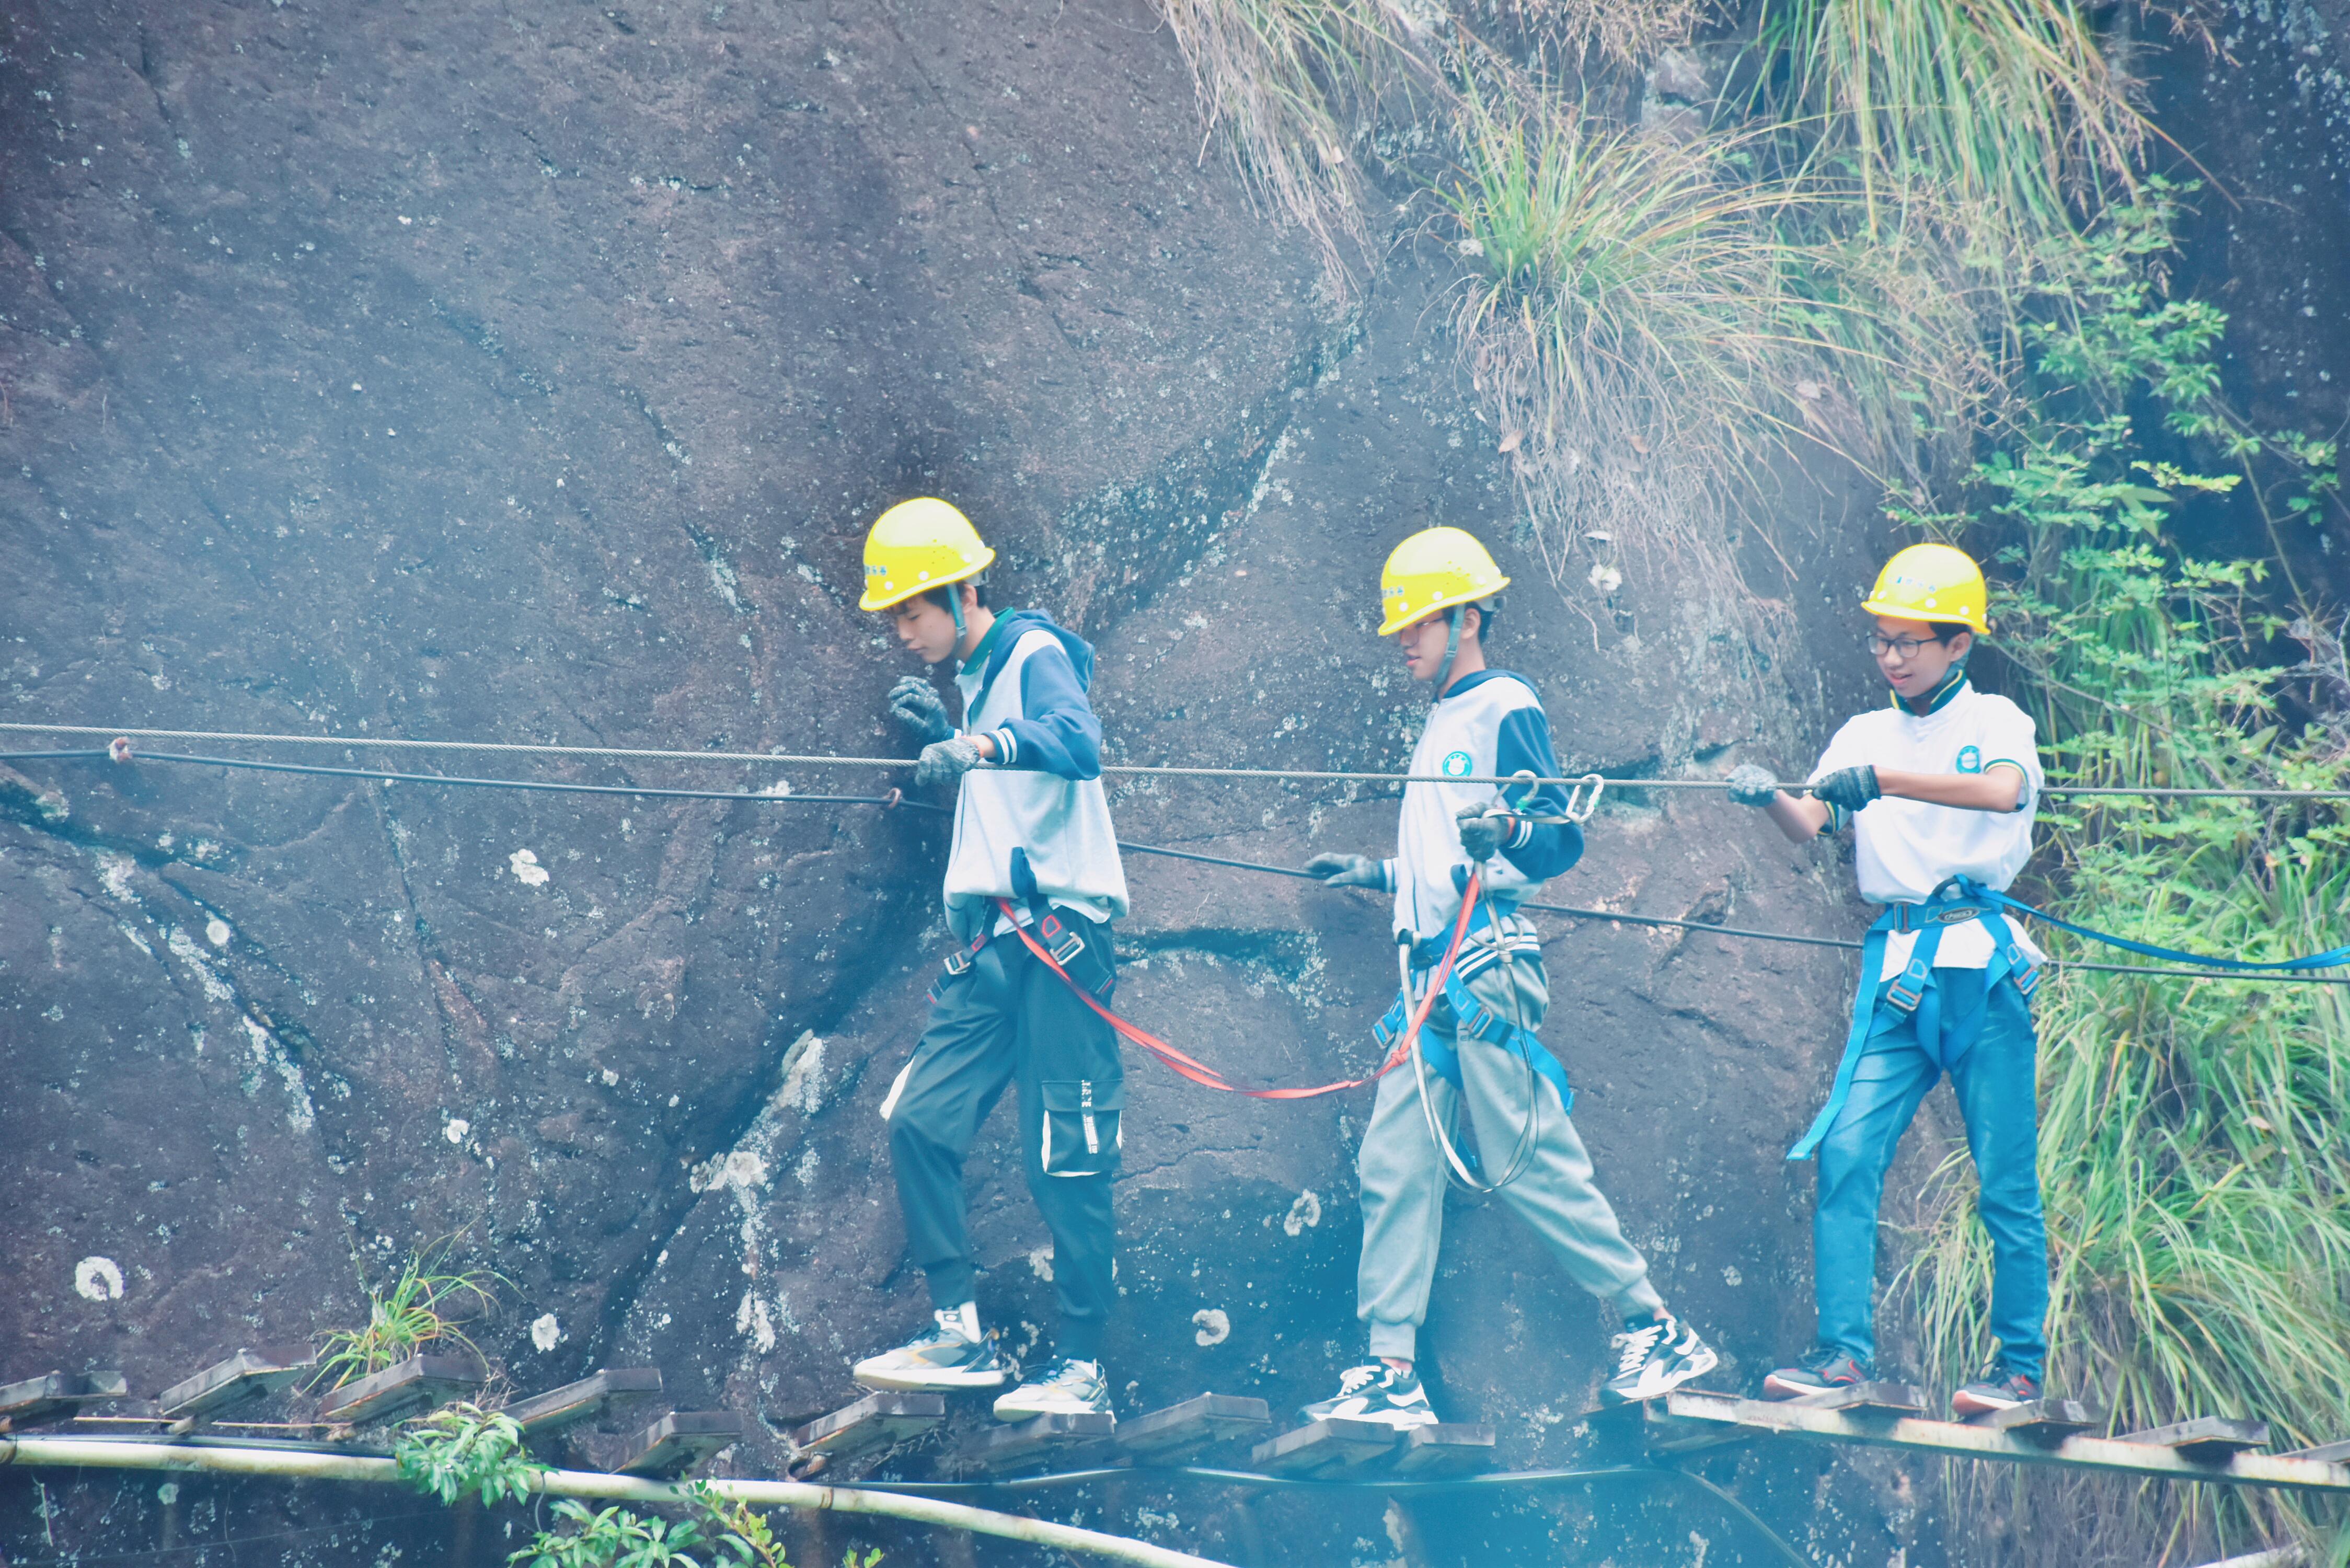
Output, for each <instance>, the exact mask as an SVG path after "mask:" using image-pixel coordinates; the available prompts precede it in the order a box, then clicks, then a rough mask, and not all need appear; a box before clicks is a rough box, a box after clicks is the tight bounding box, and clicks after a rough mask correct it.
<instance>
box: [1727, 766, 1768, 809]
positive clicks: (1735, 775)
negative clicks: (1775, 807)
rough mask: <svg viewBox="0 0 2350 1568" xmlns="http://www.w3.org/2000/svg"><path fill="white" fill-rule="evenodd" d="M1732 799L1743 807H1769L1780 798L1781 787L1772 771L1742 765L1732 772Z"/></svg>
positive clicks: (1730, 782)
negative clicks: (1772, 775) (1775, 780)
mask: <svg viewBox="0 0 2350 1568" xmlns="http://www.w3.org/2000/svg"><path fill="white" fill-rule="evenodd" d="M1728 782H1729V784H1730V798H1731V800H1734V801H1736V802H1737V803H1738V804H1739V805H1770V804H1771V803H1772V802H1773V801H1774V800H1777V799H1778V798H1779V786H1778V784H1777V783H1776V782H1774V781H1773V779H1772V777H1771V773H1770V770H1769V769H1767V768H1758V767H1756V766H1755V765H1754V764H1753V763H1739V764H1738V766H1736V767H1734V768H1732V769H1731V770H1730V778H1729V781H1728Z"/></svg>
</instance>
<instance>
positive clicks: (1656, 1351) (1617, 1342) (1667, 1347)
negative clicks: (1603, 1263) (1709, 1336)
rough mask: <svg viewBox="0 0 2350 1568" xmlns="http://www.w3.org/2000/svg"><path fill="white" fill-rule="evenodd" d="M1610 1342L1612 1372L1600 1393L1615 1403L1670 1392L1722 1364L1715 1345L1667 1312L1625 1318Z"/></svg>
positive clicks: (1635, 1402) (1654, 1396) (1634, 1403)
mask: <svg viewBox="0 0 2350 1568" xmlns="http://www.w3.org/2000/svg"><path fill="white" fill-rule="evenodd" d="M1608 1344H1609V1345H1611V1346H1612V1347H1613V1348H1614V1349H1615V1352H1616V1376H1613V1377H1610V1378H1609V1379H1608V1380H1607V1382H1606V1383H1605V1384H1604V1385H1602V1386H1601V1387H1600V1390H1599V1396H1600V1397H1601V1398H1603V1399H1610V1400H1613V1401H1615V1402H1616V1403H1617V1404H1619V1405H1637V1404H1638V1403H1639V1402H1640V1401H1641V1400H1643V1399H1654V1398H1657V1397H1659V1396H1661V1395H1665V1394H1669V1393H1671V1392H1672V1391H1673V1390H1674V1389H1676V1388H1678V1387H1679V1386H1681V1385H1682V1384H1684V1383H1687V1382H1689V1381H1690V1379H1692V1378H1697V1377H1702V1376H1705V1375H1706V1374H1707V1373H1709V1372H1711V1371H1712V1370H1713V1369H1714V1368H1715V1367H1717V1366H1721V1357H1720V1356H1719V1355H1715V1354H1714V1353H1713V1346H1711V1345H1708V1344H1707V1343H1706V1342H1705V1341H1704V1340H1702V1339H1700V1338H1699V1337H1698V1333H1697V1330H1695V1329H1693V1328H1691V1327H1690V1325H1689V1324H1685V1323H1683V1322H1681V1321H1680V1319H1679V1318H1677V1317H1675V1316H1673V1314H1670V1313H1666V1314H1664V1315H1663V1316H1661V1317H1652V1318H1638V1317H1635V1318H1627V1319H1625V1320H1624V1332H1623V1333H1621V1334H1617V1336H1616V1337H1615V1338H1614V1339H1612V1340H1610V1341H1608Z"/></svg>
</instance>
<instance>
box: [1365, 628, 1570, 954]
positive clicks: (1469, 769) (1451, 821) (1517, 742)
mask: <svg viewBox="0 0 2350 1568" xmlns="http://www.w3.org/2000/svg"><path fill="white" fill-rule="evenodd" d="M1521 770H1527V771H1531V772H1532V773H1533V774H1534V776H1535V777H1537V778H1556V777H1558V776H1559V772H1558V753H1557V751H1556V749H1555V747H1553V745H1552V744H1551V735H1550V718H1549V715H1547V714H1545V713H1544V711H1543V705H1542V699H1541V698H1540V697H1539V696H1537V695H1536V694H1535V692H1534V683H1533V682H1532V681H1530V680H1527V679H1526V678H1525V677H1524V676H1523V675H1516V674H1513V673H1511V672H1510V671H1509V670H1478V671H1477V672H1475V673H1474V674H1471V675H1464V676H1462V677H1461V679H1460V680H1455V681H1454V682H1453V683H1452V684H1451V686H1449V687H1447V688H1445V691H1444V695H1443V696H1442V697H1440V698H1439V699H1438V700H1437V701H1436V702H1435V703H1434V704H1432V705H1431V706H1430V709H1429V711H1428V728H1426V729H1425V730H1422V731H1421V732H1420V735H1419V744H1418V745H1416V746H1414V747H1413V748H1412V753H1411V767H1410V771H1411V772H1412V773H1415V774H1442V775H1444V776H1445V777H1446V778H1448V779H1453V778H1468V777H1475V776H1478V775H1481V774H1483V775H1499V774H1514V773H1517V772H1519V771H1521ZM1502 794H1503V790H1502V788H1501V787H1500V786H1498V785H1495V784H1406V785H1404V790H1403V812H1402V815H1401V818H1400V820H1399V823H1398V825H1397V832H1396V855H1395V858H1394V859H1392V860H1389V861H1388V862H1386V865H1385V869H1386V871H1387V878H1388V888H1390V889H1391V890H1392V891H1393V892H1394V894H1395V929H1396V930H1397V931H1398V932H1404V931H1409V932H1410V933H1411V935H1412V937H1413V939H1414V940H1427V939H1429V938H1430V937H1436V936H1440V935H1442V934H1444V933H1445V932H1446V931H1448V930H1450V929H1451V925H1452V921H1453V919H1454V918H1455V917H1457V916H1458V915H1459V914H1460V913H1461V888H1464V887H1466V886H1467V884H1468V868H1469V866H1470V860H1469V855H1468V852H1467V851H1466V850H1464V849H1462V848H1461V827H1460V824H1459V822H1458V821H1457V820H1456V818H1457V817H1458V815H1459V813H1460V812H1461V809H1462V808H1464V807H1466V806H1471V805H1492V804H1493V803H1494V802H1496V801H1497V800H1499V799H1500V798H1501V796H1502ZM1509 794H1510V801H1511V804H1513V805H1519V804H1523V808H1524V809H1526V810H1528V811H1532V812H1535V813H1539V814H1541V815H1545V816H1555V815H1559V814H1560V813H1562V812H1564V811H1565V809H1566V804H1567V799H1566V791H1565V789H1564V788H1563V787H1561V786H1560V785H1557V784H1547V785H1544V787H1543V788H1542V789H1541V790H1539V791H1537V792H1535V794H1534V796H1533V798H1532V799H1531V800H1523V796H1524V795H1525V790H1524V787H1523V785H1521V786H1520V787H1519V788H1517V789H1515V790H1512V791H1510V792H1509ZM1582 857H1583V829H1582V828H1580V827H1577V826H1575V824H1573V823H1571V822H1567V823H1543V824H1536V823H1531V822H1521V823H1520V824H1519V825H1518V831H1517V833H1516V834H1515V835H1514V836H1513V837H1512V838H1511V840H1510V842H1509V843H1508V844H1506V845H1504V846H1503V848H1502V852H1501V853H1500V854H1498V855H1496V856H1494V857H1493V858H1492V859H1491V860H1489V861H1487V862H1486V863H1485V877H1484V887H1485V889H1486V891H1487V892H1488V893H1490V894H1492V896H1494V897H1495V898H1500V899H1502V900H1503V901H1505V902H1509V903H1516V902H1518V901H1520V900H1522V899H1525V898H1532V897H1534V893H1535V891H1536V890H1537V889H1539V888H1541V887H1542V885H1543V884H1544V882H1546V881H1548V880H1549V879H1550V878H1551V877H1555V876H1557V875H1558V874H1559V873H1560V872H1562V871H1564V870H1565V869H1566V868H1567V867H1570V866H1572V865H1574V864H1575V862H1576V861H1577V860H1579V859H1581V858H1582Z"/></svg>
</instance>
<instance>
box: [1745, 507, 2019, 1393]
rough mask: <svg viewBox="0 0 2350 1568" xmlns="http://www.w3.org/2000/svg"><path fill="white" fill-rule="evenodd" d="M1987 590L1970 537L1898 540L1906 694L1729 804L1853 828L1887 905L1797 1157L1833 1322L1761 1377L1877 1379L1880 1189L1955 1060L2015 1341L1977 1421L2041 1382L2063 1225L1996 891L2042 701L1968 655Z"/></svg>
mask: <svg viewBox="0 0 2350 1568" xmlns="http://www.w3.org/2000/svg"><path fill="white" fill-rule="evenodd" d="M1986 597H1987V593H1986V587H1985V584H1984V582H1983V576H1982V571H1981V567H1979V566H1976V564H1975V563H1974V561H1973V560H1972V559H1971V558H1970V557H1969V556H1967V555H1965V554H1964V553H1963V552H1961V551H1959V550H1955V549H1953V548H1951V547H1950V545H1912V546H1910V547H1909V548H1908V549H1906V550H1903V551H1901V552H1900V553H1899V554H1898V555H1896V556H1894V557H1893V558H1892V559H1891V560H1890V561H1888V562H1887V563H1886V566H1885V569H1884V571H1883V572H1881V573H1880V574H1879V575H1878V576H1877V586H1876V587H1875V588H1874V589H1873V590H1872V591H1871V593H1870V594H1869V597H1867V599H1866V600H1865V601H1863V603H1862V605H1861V609H1862V612H1863V613H1864V614H1866V615H1868V616H1871V617H1873V618H1874V620H1873V623H1872V624H1871V625H1870V626H1869V627H1868V628H1867V630H1866V633H1865V636H1866V644H1867V647H1868V650H1869V652H1870V653H1871V655H1872V656H1874V658H1875V659H1876V660H1877V670H1878V671H1879V672H1880V673H1881V674H1882V675H1883V676H1884V677H1885V680H1886V683H1887V685H1889V686H1890V687H1891V688H1892V701H1891V703H1890V704H1889V705H1888V706H1887V707H1884V708H1879V709H1877V710H1876V711H1872V712H1866V713H1862V714H1860V715H1858V716H1856V717H1855V718H1853V719H1851V720H1849V721H1847V722H1846V723H1845V725H1844V727H1843V728H1842V729H1839V730H1838V731H1837V732H1835V738H1834V739H1833V740H1831V741H1830V742H1828V748H1827V751H1826V752H1825V753H1824V754H1822V756H1821V757H1820V760H1819V763H1818V765H1817V766H1815V767H1814V769H1813V770H1812V773H1811V774H1810V778H1809V782H1808V784H1807V785H1806V787H1805V793H1804V794H1802V795H1800V796H1799V795H1794V794H1788V793H1786V792H1784V791H1782V790H1779V789H1776V788H1774V787H1773V785H1772V784H1771V779H1770V775H1769V774H1766V773H1764V772H1763V770H1762V769H1761V768H1758V767H1754V766H1752V765H1748V766H1744V767H1741V768H1739V769H1737V770H1736V771H1734V772H1733V773H1731V775H1730V784H1731V799H1732V800H1734V801H1737V802H1738V803H1740V804H1741V805H1752V806H1759V807H1762V808H1763V809H1764V810H1765V811H1767V812H1768V813H1769V815H1770V816H1771V819H1772V821H1773V823H1774V824H1776V825H1777V826H1778V827H1779V829H1780V831H1781V832H1783V834H1785V835H1786V836H1787V837H1789V838H1791V839H1793V840H1794V841H1795V842H1797V843H1806V842H1809V841H1810V840H1812V839H1814V838H1815V837H1819V836H1825V835H1827V834H1833V833H1835V832H1838V831H1840V830H1842V829H1844V828H1846V827H1849V828H1851V829H1852V832H1853V838H1854V863H1855V869H1856V872H1857V873H1858V880H1859V885H1860V896H1861V897H1862V898H1866V899H1867V900H1868V901H1869V902H1870V903H1873V904H1881V905H1884V906H1885V913H1884V914H1883V915H1882V916H1881V917H1879V918H1878V919H1877V923H1876V924H1875V925H1874V926H1872V927H1871V928H1870V929H1869V933H1868V938H1867V940H1866V942H1865V943H1864V944H1863V947H1862V957H1861V977H1860V985H1859V988H1858V993H1857V995H1856V998H1855V1000H1854V1003H1853V1019H1852V1026H1851V1029H1850V1032H1849V1033H1848V1034H1847V1036H1846V1042H1845V1053H1844V1058H1843V1060H1842V1062H1841V1063H1840V1064H1838V1066H1837V1069H1836V1076H1835V1085H1834V1086H1833V1087H1832V1088H1831V1089H1830V1090H1829V1092H1828V1099H1827V1104H1826V1105H1825V1106H1823V1107H1822V1108H1821V1110H1820V1112H1819V1114H1818V1115H1817V1116H1815V1117H1814V1119H1813V1122H1812V1126H1811V1130H1810V1131H1808V1132H1807V1133H1805V1134H1804V1137H1803V1138H1802V1139H1801V1140H1800V1141H1799V1142H1797V1144H1796V1145H1795V1147H1794V1149H1793V1150H1791V1151H1790V1152H1789V1154H1788V1158H1790V1159H1803V1158H1809V1157H1810V1156H1811V1155H1812V1154H1813V1153H1814V1151H1816V1152H1817V1154H1818V1156H1819V1162H1820V1177H1819V1199H1818V1203H1817V1207H1816V1208H1815V1210H1814V1216H1813V1221H1812V1230H1813V1260H1812V1269H1813V1275H1814V1295H1815V1296H1816V1297H1817V1303H1818V1309H1819V1334H1818V1338H1817V1342H1816V1343H1815V1345H1814V1347H1813V1349H1812V1350H1811V1351H1810V1353H1809V1354H1807V1355H1804V1356H1803V1357H1802V1358H1801V1360H1799V1361H1798V1362H1797V1364H1796V1365H1794V1366H1783V1367H1781V1368H1779V1369H1778V1370H1776V1371H1774V1372H1773V1373H1772V1374H1771V1375H1770V1376H1768V1377H1766V1378H1765V1379H1764V1380H1763V1387H1764V1390H1765V1392H1767V1393H1770V1394H1772V1395H1774V1396H1777V1397H1782V1398H1801V1397H1805V1396H1807V1395H1813V1394H1817V1393H1821V1392H1824V1391H1826V1390H1830V1389H1834V1388H1838V1387H1844V1386H1850V1385H1853V1384H1856V1383H1860V1382H1863V1381H1866V1380H1867V1379H1868V1378H1870V1377H1872V1376H1875V1368H1874V1360H1875V1356H1876V1350H1877V1330H1876V1307H1875V1300H1874V1295H1875V1289H1876V1281H1877V1204H1878V1200H1879V1199H1880V1198H1881V1197H1882V1196H1883V1194H1884V1190H1885V1173H1886V1171H1887V1169H1888V1168H1890V1167H1891V1166H1892V1163H1893V1157H1894V1155H1895V1153H1896V1152H1897V1151H1898V1148H1899V1147H1900V1143H1901V1135H1902V1134H1903V1132H1904V1131H1906V1130H1907V1129H1908V1126H1909V1122H1910V1119H1911V1118H1912V1117H1913V1116H1916V1115H1917V1114H1918V1105H1919V1104H1920V1103H1921V1102H1922V1101H1923V1100H1924V1099H1925V1097H1926V1093H1927V1091H1928V1090H1929V1089H1931V1088H1932V1087H1933V1086H1934V1084H1935V1082H1936V1080H1938V1079H1939V1078H1940V1077H1941V1076H1942V1075H1944V1074H1946V1073H1947V1074H1948V1075H1950V1088H1951V1090H1952V1092H1953V1094H1954V1095H1955V1096H1956V1097H1957V1099H1958V1104H1959V1113H1960V1116H1962V1117H1963V1118H1964V1119H1965V1122H1966V1128H1967V1147H1968V1149H1969V1151H1970V1153H1971V1154H1972V1155H1973V1156H1974V1161H1975V1172H1976V1175H1977V1176H1978V1177H1979V1178H1980V1184H1979V1196H1978V1198H1977V1199H1976V1208H1977V1212H1978V1213H1979V1214H1980V1216H1981V1220H1982V1222H1983V1228H1984V1230H1985V1231H1988V1232H1989V1234H1990V1237H1991V1312H1990V1315H1989V1318H1988V1322H1987V1326H1988V1327H1989V1329H1990V1331H1991V1335H1992V1337H1993V1338H1995V1339H1997V1340H1998V1341H1999V1349H1998V1352H1997V1354H1996V1355H1994V1356H1993V1357H1992V1358H1991V1368H1990V1370H1989V1371H1988V1372H1986V1373H1985V1374H1984V1375H1983V1376H1982V1377H1981V1378H1980V1379H1978V1380H1977V1381H1975V1382H1973V1383H1970V1384H1968V1385H1967V1386H1964V1387H1962V1388H1960V1389H1959V1390H1957V1391H1956V1392H1955V1393H1954V1394H1953V1395H1952V1396H1951V1397H1950V1403H1951V1406H1952V1407H1953V1408H1954V1409H1955V1410H1956V1412H1957V1413H1958V1414H1959V1415H1960V1417H1975V1416H1983V1415H1988V1414H1991V1413H1992V1412H1995V1411H1999V1410H2005V1409H2011V1408H2012V1407H2016V1406H2018V1405H2022V1404H2026V1403H2029V1402H2031V1401H2033V1400H2035V1399H2038V1398H2040V1397H2042V1379H2043V1367H2044V1364H2045V1361H2046V1358H2047V1354H2048V1343H2047V1336H2046V1330H2045V1327H2044V1323H2043V1320H2044V1319H2045V1317H2046V1315H2047V1311H2048V1236H2047V1229H2046V1225H2045V1222H2044V1221H2043V1218H2042V1214H2041V1203H2040V1176H2039V1170H2038V1155H2039V1124H2038V1099H2037V1085H2036V1082H2035V1068H2036V1057H2037V1053H2038V1038H2037V1036H2036V1034H2035V1033H2034V1032H2033V1025H2032V1010H2031V1006H2030V998H2031V995H2032V990H2033V983H2034V981H2035V980H2036V978H2037V975H2038V969H2039V965H2040V963H2041V962H2042V955H2041V952H2040V950H2039V949H2038V948H2036V947H2034V946H2033V944H2032V941H2031V940H2030V939H2029V938H2028V937H2026V936H2025V935H2024V934H2023V933H2022V931H2021V930H2019V929H2015V928H2014V927H2012V926H2011V925H2010V924H2009V923H2008V920H2007V919H2006V917H2005V916H2003V915H2002V914H2001V913H2000V912H1999V909H1998V907H1997V906H1996V905H1994V904H1992V903H1991V901H1989V900H1988V899H1985V898H1983V897H1982V896H1981V893H1982V890H1983V889H1985V888H1988V889H1990V890H1991V891H1992V892H2001V893H2003V892H2005V891H2006V890H2007V888H2008V885H2009V884H2010V883H2012V882H2013V881H2014V880H2015V877H2016V875H2017V873H2019V872H2021V871H2022V869H2023V867H2024V864H2025V862H2026V861H2028V860H2030V859H2031V857H2032V817H2033V806H2034V805H2035V804H2036V803H2037V802H2038V800H2039V797H2040V789H2041V784H2042V782H2043V781H2042V775H2041V770H2040V755H2039V748H2038V744H2037V739H2036V736H2035V734H2034V731H2033V722H2032V718H2031V716H2030V715H2029V714H2027V713H2025V712H2024V711H2022V709H2020V708H2018V707H2017V706H2016V705H2015V704H2014V703H2012V702H2011V701H2008V700H2007V699H2006V698H2004V697H2000V696H1995V695H1993V694H1991V693H1990V692H1985V691H1977V690H1975V688H1974V687H1973V685H1971V684H1970V682H1969V681H1968V680H1967V655H1968V654H1969V653H1970V652H1971V651H1972V649H1973V647H1974V639H1975V638H1976V637H1977V636H1978V635H1980V634H1981V632H1983V631H1984V630H1985V629H1986V628H1987V627H1988V626H1989V624H1990V623H1989V621H1988V619H1987V618H1986V608H1987V607H1986V602H1985V601H1986Z"/></svg>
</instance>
